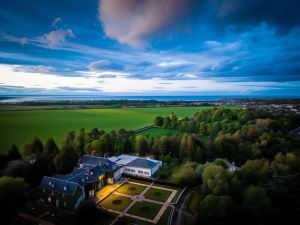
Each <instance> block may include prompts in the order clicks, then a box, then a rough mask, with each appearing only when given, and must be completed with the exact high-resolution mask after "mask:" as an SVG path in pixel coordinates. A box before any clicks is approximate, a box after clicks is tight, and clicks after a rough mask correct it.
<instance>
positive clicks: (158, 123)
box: [154, 116, 164, 127]
mask: <svg viewBox="0 0 300 225" xmlns="http://www.w3.org/2000/svg"><path fill="white" fill-rule="evenodd" d="M163 123H164V119H163V118H162V117H161V116H157V117H155V119H154V125H155V126H158V127H161V126H162V125H163Z"/></svg>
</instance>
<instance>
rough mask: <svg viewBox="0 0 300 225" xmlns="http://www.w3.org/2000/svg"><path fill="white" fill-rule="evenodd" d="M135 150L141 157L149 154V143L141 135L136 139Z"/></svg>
mask: <svg viewBox="0 0 300 225" xmlns="http://www.w3.org/2000/svg"><path fill="white" fill-rule="evenodd" d="M134 149H135V151H136V152H138V153H139V155H141V156H144V155H145V154H146V153H147V152H148V143H147V140H146V139H145V137H144V136H142V135H139V136H137V137H136V138H135V144H134Z"/></svg>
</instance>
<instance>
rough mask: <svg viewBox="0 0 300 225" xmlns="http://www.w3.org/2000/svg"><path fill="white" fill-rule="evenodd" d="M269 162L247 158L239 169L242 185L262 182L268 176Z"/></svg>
mask: <svg viewBox="0 0 300 225" xmlns="http://www.w3.org/2000/svg"><path fill="white" fill-rule="evenodd" d="M269 174H270V171H269V162H268V161H266V160H263V159H262V160H258V159H257V160H248V161H247V162H246V163H245V165H243V166H242V167H241V168H240V170H239V176H240V178H241V180H242V181H243V183H244V185H251V184H252V185H256V184H260V183H264V182H266V181H267V179H268V177H269Z"/></svg>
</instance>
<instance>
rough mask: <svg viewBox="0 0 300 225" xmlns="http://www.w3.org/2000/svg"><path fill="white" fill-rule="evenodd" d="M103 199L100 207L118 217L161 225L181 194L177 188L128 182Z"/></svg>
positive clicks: (134, 181) (143, 182) (141, 182)
mask: <svg viewBox="0 0 300 225" xmlns="http://www.w3.org/2000/svg"><path fill="white" fill-rule="evenodd" d="M110 190H111V192H110V193H108V194H107V195H106V196H105V197H103V198H102V199H101V200H100V201H99V203H98V205H99V206H100V207H101V208H102V209H104V210H107V211H109V212H112V213H115V214H117V217H123V216H124V217H126V218H130V219H134V220H140V221H143V222H146V223H149V224H159V221H160V220H161V219H162V220H165V219H166V217H167V216H168V215H169V214H170V212H171V210H170V208H172V207H173V205H172V202H174V199H175V198H176V197H177V196H178V192H180V191H179V190H178V189H176V188H172V187H168V186H167V187H166V186H164V187H161V186H156V185H155V184H153V183H150V182H145V181H138V180H132V179H131V180H130V179H129V180H126V181H124V182H123V183H121V184H119V185H118V186H117V187H115V188H114V189H112V188H110Z"/></svg>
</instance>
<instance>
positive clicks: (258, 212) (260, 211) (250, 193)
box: [243, 186, 270, 219]
mask: <svg viewBox="0 0 300 225" xmlns="http://www.w3.org/2000/svg"><path fill="white" fill-rule="evenodd" d="M243 206H244V209H245V210H246V212H247V215H249V218H250V219H254V218H255V219H262V218H263V217H265V214H266V213H267V212H268V210H269V209H270V200H269V198H268V196H267V194H266V191H265V189H264V188H262V187H258V186H250V187H248V188H247V189H246V191H245V192H244V203H243Z"/></svg>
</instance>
